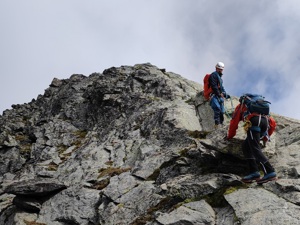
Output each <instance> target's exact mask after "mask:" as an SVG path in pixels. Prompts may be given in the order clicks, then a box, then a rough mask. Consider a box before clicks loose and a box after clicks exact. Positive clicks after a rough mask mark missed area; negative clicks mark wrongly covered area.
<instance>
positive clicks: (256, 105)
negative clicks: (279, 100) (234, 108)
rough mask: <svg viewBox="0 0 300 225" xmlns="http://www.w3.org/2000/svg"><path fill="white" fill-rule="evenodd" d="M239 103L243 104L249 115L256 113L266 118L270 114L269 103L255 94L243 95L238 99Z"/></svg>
mask: <svg viewBox="0 0 300 225" xmlns="http://www.w3.org/2000/svg"><path fill="white" fill-rule="evenodd" d="M240 103H241V104H243V103H244V104H245V105H246V106H247V109H248V111H249V113H258V114H261V115H266V116H268V115H269V114H270V104H271V103H270V102H269V101H266V100H265V97H263V96H262V95H257V94H249V93H247V94H244V95H242V96H241V97H240Z"/></svg>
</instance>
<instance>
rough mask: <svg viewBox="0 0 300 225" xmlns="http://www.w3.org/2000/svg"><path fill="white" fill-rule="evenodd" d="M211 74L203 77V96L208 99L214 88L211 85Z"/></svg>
mask: <svg viewBox="0 0 300 225" xmlns="http://www.w3.org/2000/svg"><path fill="white" fill-rule="evenodd" d="M209 77H210V74H206V75H205V76H204V78H203V83H204V86H203V96H204V98H205V99H206V100H209V97H210V94H211V93H212V92H213V90H212V88H211V87H210V85H209Z"/></svg>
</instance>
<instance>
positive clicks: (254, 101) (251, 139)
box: [225, 94, 277, 184]
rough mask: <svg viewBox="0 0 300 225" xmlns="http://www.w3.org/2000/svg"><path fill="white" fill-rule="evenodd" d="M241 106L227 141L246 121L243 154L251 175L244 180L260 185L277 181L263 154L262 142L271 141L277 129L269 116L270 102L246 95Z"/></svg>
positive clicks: (238, 108)
mask: <svg viewBox="0 0 300 225" xmlns="http://www.w3.org/2000/svg"><path fill="white" fill-rule="evenodd" d="M239 101H240V104H238V105H237V106H236V108H235V111H234V113H233V115H232V119H231V120H230V126H229V129H228V134H227V136H226V137H225V139H227V140H229V139H232V138H233V137H234V136H235V135H236V130H237V128H238V124H239V122H240V121H242V120H243V121H244V122H245V123H244V129H245V131H246V132H247V137H246V139H245V140H244V142H243V144H242V150H243V154H244V156H245V158H246V160H247V163H248V166H249V175H247V176H245V177H243V178H242V181H243V182H245V183H251V182H253V181H256V182H257V183H258V184H262V183H266V182H268V181H271V180H276V179H277V178H276V173H275V170H274V168H273V166H272V165H271V164H270V162H269V160H268V159H267V158H266V156H265V155H264V154H263V152H262V150H261V146H260V141H261V140H263V142H264V143H265V142H266V141H268V140H269V137H270V136H271V135H272V133H273V132H274V130H275V128H276V122H275V120H274V118H273V117H272V116H270V115H269V104H270V102H268V101H265V100H264V97H262V96H261V95H253V94H245V95H242V96H241V97H240V100H239ZM257 163H259V165H261V167H262V169H263V172H264V176H263V177H262V178H260V173H259V169H258V164H257Z"/></svg>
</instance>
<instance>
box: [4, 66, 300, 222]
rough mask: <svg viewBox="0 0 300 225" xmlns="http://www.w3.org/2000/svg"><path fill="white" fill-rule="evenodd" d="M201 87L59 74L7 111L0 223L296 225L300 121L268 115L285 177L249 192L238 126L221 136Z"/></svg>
mask: <svg viewBox="0 0 300 225" xmlns="http://www.w3.org/2000/svg"><path fill="white" fill-rule="evenodd" d="M202 79H203V78H199V82H201V81H202ZM201 90H202V86H201V85H200V84H197V83H195V82H192V81H189V80H186V79H184V78H183V77H181V76H180V75H177V74H174V73H172V72H166V70H165V69H159V68H157V67H156V66H153V65H151V64H139V65H135V66H121V67H118V68H115V67H113V68H109V69H107V70H105V71H103V73H102V74H101V73H94V74H91V75H89V76H88V77H86V76H84V75H79V74H74V75H72V76H71V77H70V78H69V79H65V80H59V79H56V78H54V79H53V81H52V83H51V84H50V86H49V88H47V89H46V90H45V93H44V94H43V95H40V96H38V97H37V99H34V100H32V101H31V102H30V103H27V104H23V105H13V106H12V107H13V109H12V110H6V111H4V113H3V115H2V116H1V117H0V161H1V164H0V174H1V176H0V183H1V189H0V193H1V195H0V211H1V213H0V224H11V225H13V224H20V225H21V224H47V225H48V224H50V225H66V224H80V225H92V224H95V225H99V224H111V225H116V224H148V225H161V224H165V225H167V224H275V225H276V224H278V225H279V224H280V225H282V224H300V217H299V215H300V213H299V210H300V201H299V199H300V186H299V185H300V184H299V177H300V153H299V141H300V138H299V137H300V135H299V130H300V129H299V127H300V121H298V120H294V119H290V118H285V117H282V116H279V115H274V117H275V119H276V120H277V123H278V127H277V129H276V132H275V134H274V135H272V137H271V142H269V143H268V144H267V147H266V148H264V149H263V151H264V152H265V153H266V154H267V155H268V157H270V161H271V162H272V164H273V165H274V167H275V168H276V172H277V173H278V176H279V178H280V179H279V180H277V181H276V182H275V181H274V182H269V183H267V184H264V185H262V186H257V185H256V184H251V185H248V186H246V185H244V184H242V183H241V182H240V177H241V176H243V175H245V173H246V172H247V167H246V164H245V161H244V159H243V155H242V154H241V143H242V141H243V139H244V138H245V133H244V131H243V129H242V124H241V125H240V127H241V128H239V130H238V132H237V135H236V137H235V138H234V139H233V140H232V141H230V142H229V141H224V140H223V137H224V136H225V135H226V132H227V128H228V123H229V120H230V118H229V117H226V119H225V126H224V127H221V128H219V129H218V130H214V128H213V118H212V111H211V108H210V106H209V103H208V102H206V101H204V100H203V98H202V95H201V93H200V92H201ZM249 92H251V90H249ZM237 102H238V99H237V98H235V97H233V98H232V101H230V100H228V101H226V109H227V113H228V114H230V113H231V112H232V109H233V107H235V106H236V104H237ZM270 221H271V222H270Z"/></svg>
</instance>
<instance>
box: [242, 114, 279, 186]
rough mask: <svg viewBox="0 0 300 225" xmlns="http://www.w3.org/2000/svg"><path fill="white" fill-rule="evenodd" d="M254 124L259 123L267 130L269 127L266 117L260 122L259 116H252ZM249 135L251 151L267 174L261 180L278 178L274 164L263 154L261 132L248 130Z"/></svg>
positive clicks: (262, 129) (263, 129)
mask: <svg viewBox="0 0 300 225" xmlns="http://www.w3.org/2000/svg"><path fill="white" fill-rule="evenodd" d="M251 123H252V126H255V125H259V127H260V128H261V131H265V130H266V129H267V126H268V123H267V120H266V118H265V117H261V121H260V122H259V117H258V116H257V117H252V118H251ZM247 137H249V138H248V139H249V140H248V141H249V147H250V148H251V152H252V153H253V156H254V158H255V159H256V161H257V162H259V164H260V165H261V166H262V168H263V172H264V174H265V176H264V177H263V178H262V179H261V180H266V179H267V181H269V180H270V179H273V178H276V173H275V170H274V168H273V166H272V165H271V164H270V162H269V161H268V159H267V157H266V156H265V155H264V154H263V152H262V150H261V147H260V132H257V131H253V130H251V129H250V130H248V132H247Z"/></svg>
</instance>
